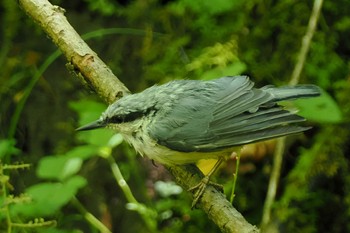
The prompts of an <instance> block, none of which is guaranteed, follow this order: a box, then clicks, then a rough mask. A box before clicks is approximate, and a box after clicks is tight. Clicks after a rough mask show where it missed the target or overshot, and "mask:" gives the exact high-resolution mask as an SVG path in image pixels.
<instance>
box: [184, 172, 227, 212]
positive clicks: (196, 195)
mask: <svg viewBox="0 0 350 233" xmlns="http://www.w3.org/2000/svg"><path fill="white" fill-rule="evenodd" d="M209 178H210V177H209V176H205V177H204V178H203V179H202V180H201V181H200V182H199V183H198V184H196V185H195V186H193V187H191V188H189V189H188V191H189V192H193V201H192V205H191V209H193V208H194V207H195V206H196V204H197V203H198V201H199V199H200V198H201V197H202V196H203V193H204V190H205V189H206V187H207V185H212V186H213V187H214V188H215V189H216V190H218V191H219V192H222V193H223V192H224V188H223V186H222V185H220V184H217V183H214V182H211V181H210V180H209Z"/></svg>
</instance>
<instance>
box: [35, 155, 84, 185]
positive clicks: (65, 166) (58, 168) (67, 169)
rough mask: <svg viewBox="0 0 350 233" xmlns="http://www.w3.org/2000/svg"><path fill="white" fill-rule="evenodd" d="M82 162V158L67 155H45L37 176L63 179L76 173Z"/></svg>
mask: <svg viewBox="0 0 350 233" xmlns="http://www.w3.org/2000/svg"><path fill="white" fill-rule="evenodd" d="M82 162H83V160H82V159H81V158H70V157H68V156H65V155H60V156H48V157H44V158H42V159H41V160H40V161H39V164H38V168H37V176H38V177H40V178H44V179H55V180H61V181H62V180H65V179H66V178H68V177H69V176H72V175H74V174H76V173H77V172H78V171H79V170H80V168H81V165H82Z"/></svg>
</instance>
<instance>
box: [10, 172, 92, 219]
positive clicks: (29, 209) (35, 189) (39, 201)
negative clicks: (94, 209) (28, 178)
mask: <svg viewBox="0 0 350 233" xmlns="http://www.w3.org/2000/svg"><path fill="white" fill-rule="evenodd" d="M86 183H87V182H86V180H85V178H83V177H81V176H74V177H72V178H70V179H68V180H67V181H66V182H62V183H58V182H57V183H40V184H37V185H33V186H31V187H29V188H28V189H27V190H26V193H27V194H28V195H29V196H30V197H31V198H32V201H31V202H30V203H19V204H16V205H13V206H11V211H12V213H13V214H23V215H24V216H28V217H33V216H48V215H53V214H55V213H56V212H57V211H58V210H59V209H60V208H62V207H63V206H64V205H66V204H67V203H68V202H69V201H70V200H71V199H72V198H73V197H74V196H75V195H76V193H77V192H78V190H79V189H80V188H82V187H84V186H85V185H86Z"/></svg>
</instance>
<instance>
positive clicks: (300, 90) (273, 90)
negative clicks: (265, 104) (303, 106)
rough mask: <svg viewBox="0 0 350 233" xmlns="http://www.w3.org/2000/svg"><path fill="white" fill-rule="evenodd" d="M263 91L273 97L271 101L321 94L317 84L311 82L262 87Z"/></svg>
mask: <svg viewBox="0 0 350 233" xmlns="http://www.w3.org/2000/svg"><path fill="white" fill-rule="evenodd" d="M263 89H265V91H267V92H269V93H270V94H271V95H272V96H274V98H273V100H272V101H273V102H278V101H282V100H293V99H299V98H308V97H315V96H319V95H320V94H321V90H320V88H319V87H318V86H315V85H312V84H301V85H296V86H285V87H271V86H266V87H263Z"/></svg>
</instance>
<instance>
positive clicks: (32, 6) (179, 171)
mask: <svg viewBox="0 0 350 233" xmlns="http://www.w3.org/2000/svg"><path fill="white" fill-rule="evenodd" d="M19 4H20V6H21V8H22V9H23V10H24V11H25V12H26V13H27V14H28V15H29V16H30V17H31V18H32V19H33V20H34V21H35V22H36V23H37V24H38V25H39V26H40V27H41V28H42V29H43V30H44V31H45V32H46V34H47V35H48V36H49V38H51V40H52V41H53V42H54V43H55V44H56V45H57V47H58V48H59V49H60V50H61V51H62V53H63V54H64V55H65V57H66V58H67V60H68V62H69V63H70V64H71V66H72V67H73V69H72V70H73V71H74V72H75V73H76V74H77V76H78V77H81V81H82V82H83V83H84V84H88V86H89V87H90V88H91V89H92V90H95V91H96V93H97V94H98V95H99V96H100V97H101V98H103V99H104V101H106V102H107V103H112V102H114V101H115V100H117V99H118V98H120V97H122V96H124V95H127V94H129V90H128V89H127V88H126V87H125V86H124V84H123V83H122V82H120V81H119V79H118V78H117V77H116V76H115V75H114V74H113V73H112V71H111V70H110V69H109V68H108V67H107V65H106V64H105V63H104V62H103V61H102V60H101V59H100V58H99V57H98V56H97V54H96V53H95V52H94V51H92V49H91V48H90V47H89V46H88V45H87V44H86V43H85V42H84V41H83V40H82V39H81V37H80V36H79V34H78V33H77V32H76V31H75V30H74V28H73V27H72V26H71V25H70V24H69V22H68V21H67V19H66V17H65V16H64V9H62V8H61V7H59V6H54V5H52V4H51V3H49V2H48V1H46V0H19ZM168 170H169V172H170V173H172V174H173V175H174V177H175V179H176V181H177V182H178V183H179V184H180V185H181V186H182V187H183V188H184V189H186V190H187V189H188V188H189V187H192V186H194V185H195V184H197V183H198V182H199V181H200V180H201V178H202V177H203V174H202V173H201V172H200V171H199V169H198V168H197V167H196V166H194V165H187V166H176V167H168ZM189 204H190V203H189ZM198 207H200V208H202V209H203V211H205V212H206V213H207V214H208V217H209V218H210V219H211V220H212V221H213V222H214V223H215V224H216V225H217V226H218V227H219V228H220V229H221V231H222V232H230V233H252V232H259V230H258V229H257V228H256V227H255V226H253V225H251V224H249V223H248V222H247V221H246V220H245V219H244V217H243V216H242V215H241V214H240V213H239V212H238V211H237V210H236V209H235V208H233V206H232V205H231V203H229V202H228V201H227V200H226V198H225V196H224V195H223V194H222V193H220V192H219V191H217V190H216V189H215V188H214V187H212V186H208V187H207V188H206V190H205V192H204V194H203V196H202V198H201V199H200V201H199V203H198Z"/></svg>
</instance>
